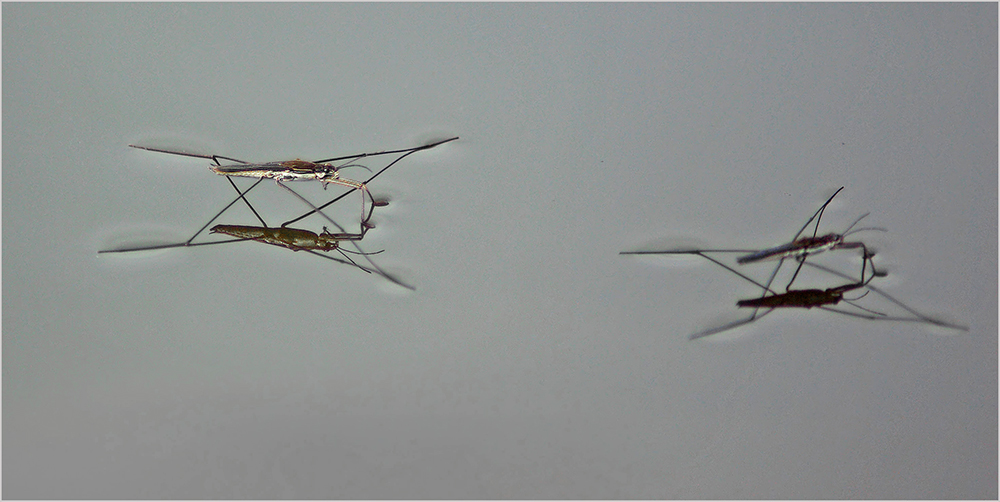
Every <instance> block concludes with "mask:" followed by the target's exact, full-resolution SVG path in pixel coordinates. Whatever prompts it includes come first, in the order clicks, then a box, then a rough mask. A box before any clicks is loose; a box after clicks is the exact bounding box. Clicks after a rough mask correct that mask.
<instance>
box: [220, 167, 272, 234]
mask: <svg viewBox="0 0 1000 502" xmlns="http://www.w3.org/2000/svg"><path fill="white" fill-rule="evenodd" d="M226 180H227V181H229V184H230V185H232V186H233V190H236V193H238V194H240V198H241V199H243V202H246V203H247V207H249V208H250V211H253V215H254V216H256V217H257V219H258V220H260V224H261V225H262V226H265V227H266V226H267V223H264V218H261V217H260V215H259V214H257V210H256V209H254V208H253V206H251V205H250V201H248V200H247V198H246V197H244V195H246V193H247V192H249V191H250V189H247V191H246V192H241V191H240V189H239V187H237V186H236V182H234V181H233V178H232V176H226ZM263 180H264V178H261V179H260V180H258V181H257V183H260V182H261V181H263ZM257 183H254V186H257ZM250 188H253V187H250Z"/></svg>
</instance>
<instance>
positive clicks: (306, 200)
mask: <svg viewBox="0 0 1000 502" xmlns="http://www.w3.org/2000/svg"><path fill="white" fill-rule="evenodd" d="M274 181H275V183H277V184H278V186H280V187H281V188H284V189H285V190H288V191H289V192H292V195H294V196H296V197H298V198H299V200H301V201H302V202H305V203H306V205H307V206H309V207H311V208H312V210H313V211H312V212H313V213H319V215H320V216H322V217H324V218H326V221H329V222H330V223H331V224H333V226H335V227H337V228H338V229H340V231H341V232H343V233H347V230H344V227H342V226H340V224H339V223H337V222H336V221H333V218H330V217H329V216H327V215H326V213H324V212H323V211H320V210H319V208H317V207H316V206H315V205H313V203H312V202H309V200H308V199H306V198H305V197H303V196H301V195H299V193H298V192H296V191H295V190H292V189H291V188H290V187H289V186H288V185H285V184H284V183H282V182H280V181H278V180H274ZM309 214H312V213H309ZM287 224H288V223H285V224H283V225H282V227H284V226H285V225H287Z"/></svg>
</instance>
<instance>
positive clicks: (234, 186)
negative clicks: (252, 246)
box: [187, 177, 267, 244]
mask: <svg viewBox="0 0 1000 502" xmlns="http://www.w3.org/2000/svg"><path fill="white" fill-rule="evenodd" d="M227 179H228V177H227ZM261 181H264V178H261V179H259V180H257V182H256V183H254V184H253V185H250V188H247V189H246V191H243V192H241V191H240V189H239V188H237V187H236V185H235V184H233V188H236V193H237V194H239V195H237V196H236V198H235V199H233V201H232V202H230V203H229V204H226V207H224V208H222V211H219V212H218V213H216V215H215V216H213V217H212V219H210V220H208V223H206V224H205V225H203V226H202V227H201V228H199V229H198V231H197V232H195V233H194V235H192V236H191V238H190V239H188V240H187V244H190V243H191V241H193V240H194V238H195V237H198V234H200V233H202V231H204V230H205V229H206V228H208V226H209V225H211V224H212V222H213V221H215V220H216V219H217V218H218V217H219V216H222V213H224V212H226V210H228V209H229V208H230V207H232V205H233V204H236V202H237V201H239V200H240V199H242V200H243V201H244V202H246V203H247V204H250V202H249V201H247V200H246V199H245V198H244V197H243V195H244V194H245V193H247V192H249V191H250V190H253V188H254V187H255V186H257V185H259V184H260V182H261ZM230 183H232V180H230ZM250 209H251V210H253V207H252V206H251V207H250ZM253 214H255V215H257V211H254V212H253ZM257 218H258V219H260V215H257ZM260 222H261V223H264V220H263V219H260ZM264 226H265V227H266V226H267V224H266V223H265V224H264Z"/></svg>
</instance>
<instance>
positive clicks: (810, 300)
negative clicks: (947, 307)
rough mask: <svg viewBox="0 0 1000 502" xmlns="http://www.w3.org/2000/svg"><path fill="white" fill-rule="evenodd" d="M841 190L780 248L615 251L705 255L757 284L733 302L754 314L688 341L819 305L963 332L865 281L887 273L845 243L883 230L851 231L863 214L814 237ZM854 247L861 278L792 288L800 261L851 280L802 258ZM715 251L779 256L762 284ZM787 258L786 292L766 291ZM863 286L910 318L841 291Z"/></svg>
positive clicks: (752, 257) (751, 258)
mask: <svg viewBox="0 0 1000 502" xmlns="http://www.w3.org/2000/svg"><path fill="white" fill-rule="evenodd" d="M841 190H843V187H841V188H840V189H838V190H837V191H836V192H835V193H834V194H833V196H831V197H830V198H829V199H828V200H827V201H826V203H824V204H823V206H822V207H820V209H819V210H817V211H816V212H815V213H814V214H813V216H812V217H811V218H809V221H807V222H806V224H805V225H804V226H803V227H802V228H801V229H800V230H799V231H798V232H797V233H796V234H795V236H794V237H792V240H791V241H789V243H787V244H782V245H780V246H776V247H772V248H768V249H765V250H752V249H682V250H666V251H623V252H621V253H619V254H625V255H629V254H634V255H641V254H646V255H649V254H657V255H675V256H677V255H696V256H700V257H702V258H705V259H706V260H708V261H711V262H712V263H715V264H716V265H719V266H720V267H722V268H724V269H726V270H728V271H729V272H731V273H733V274H735V275H737V276H738V277H740V278H742V279H744V280H746V281H748V282H750V283H752V284H754V285H755V286H757V287H759V288H761V291H762V294H761V296H760V297H758V298H753V299H745V300H740V301H739V302H737V306H738V307H743V308H753V309H754V311H753V313H752V314H751V315H750V316H749V317H747V318H746V319H742V320H739V321H735V322H732V323H728V324H725V325H722V326H717V327H715V328H711V329H708V330H705V331H701V332H698V333H695V334H693V335H691V336H690V339H692V340H693V339H696V338H702V337H705V336H709V335H713V334H716V333H721V332H724V331H727V330H730V329H733V328H736V327H739V326H743V325H746V324H750V323H752V322H754V321H756V320H757V319H760V318H761V317H764V316H765V315H767V314H769V313H771V312H772V311H773V310H774V309H776V308H804V309H810V308H813V307H817V308H820V309H823V310H827V311H830V312H836V313H839V314H843V315H848V316H852V317H859V318H863V319H870V320H883V321H901V322H918V323H925V324H931V325H935V326H940V327H944V328H948V329H954V330H962V331H964V330H968V327H966V326H961V325H958V324H953V323H948V322H945V321H941V320H938V319H934V318H931V317H928V316H926V315H923V314H921V313H919V312H917V311H916V310H914V309H912V308H910V307H909V306H907V305H906V304H904V303H902V302H900V301H899V300H897V299H895V298H894V297H892V296H890V295H889V294H888V293H886V292H884V291H882V290H880V289H878V288H876V287H875V286H872V285H870V283H871V282H872V280H873V279H874V278H876V277H885V276H886V275H887V274H886V273H885V272H882V271H878V270H876V269H875V263H874V262H873V261H872V258H873V257H874V255H875V254H874V252H872V251H871V250H870V249H869V248H868V247H867V246H866V245H865V244H864V243H862V242H845V241H844V237H845V236H847V235H849V234H851V233H855V232H859V231H862V230H879V231H885V230H884V229H882V228H874V227H870V228H860V229H855V230H853V231H852V230H851V228H853V227H854V226H855V225H857V223H858V222H859V221H861V219H862V218H864V217H865V216H867V214H865V215H862V216H861V217H860V218H858V219H857V220H855V221H854V223H853V224H851V226H850V227H848V229H847V230H846V231H845V232H844V233H843V234H834V233H831V234H827V235H824V236H820V237H817V235H818V230H819V223H820V220H821V219H822V215H823V212H824V211H825V209H826V207H827V206H828V205H829V204H830V202H831V201H832V200H833V198H834V197H836V195H837V194H838V193H840V191H841ZM813 220H815V221H816V226H815V228H814V230H813V236H812V237H802V238H800V235H801V234H802V232H804V231H805V229H806V228H808V227H809V225H810V223H812V222H813ZM857 248H861V249H862V260H861V276H860V278H859V279H858V280H857V281H855V282H851V283H848V284H843V285H840V286H835V287H832V288H828V289H798V290H796V289H792V284H793V283H794V282H795V279H796V278H797V277H798V275H799V272H800V271H801V269H802V267H803V266H804V265H807V266H810V267H813V268H815V269H818V270H821V271H824V272H826V273H828V274H831V275H835V276H839V277H842V278H845V279H849V280H852V278H851V277H850V276H848V275H847V274H844V273H842V272H839V271H836V270H833V269H831V268H829V267H825V266H823V265H819V264H816V263H812V262H809V261H807V258H809V257H810V256H811V255H815V254H818V253H821V252H824V251H828V250H835V249H857ZM716 253H720V254H725V253H733V254H737V253H739V254H744V256H740V257H738V258H737V259H736V264H737V265H743V264H750V263H756V262H760V261H765V260H773V259H777V260H778V264H777V266H776V267H775V268H774V270H773V272H772V273H771V275H770V278H769V279H768V280H767V282H766V283H764V284H761V283H760V282H758V281H756V280H754V279H751V278H750V277H748V276H747V275H745V274H743V273H741V272H740V271H738V270H736V268H735V267H734V266H730V265H727V264H725V263H723V262H722V261H720V260H719V259H717V258H715V257H713V256H712V255H713V254H716ZM786 258H792V259H794V260H795V261H796V262H798V265H797V267H796V269H795V272H794V274H793V275H792V278H791V279H790V280H789V281H788V283H787V284H786V285H785V293H777V292H775V291H774V290H773V289H771V284H772V283H773V281H774V279H775V277H776V276H777V274H778V271H779V270H780V269H781V267H782V265H783V263H784V260H785V259H786ZM868 267H870V268H871V273H870V274H869V276H868V278H867V279H865V273H866V269H867V268H868ZM862 288H863V289H865V290H866V291H865V293H863V294H862V295H861V296H864V295H867V294H868V292H869V291H871V292H875V293H876V294H877V295H879V296H881V297H883V298H885V299H886V300H888V301H890V302H892V303H894V304H896V305H897V306H898V307H900V308H902V309H903V310H905V311H906V312H908V313H909V314H910V315H909V316H890V315H886V314H884V313H881V312H875V311H873V310H869V309H867V308H865V307H862V306H860V305H858V304H855V303H853V300H848V299H846V298H844V294H845V293H847V292H849V291H854V290H860V289H862ZM857 299H860V297H858V298H855V299H854V300H857ZM841 301H845V302H847V303H848V304H850V305H852V306H854V307H855V308H857V309H860V310H862V311H864V312H856V311H849V310H842V309H835V308H831V307H830V306H831V305H837V304H838V303H839V302H841ZM761 309H766V310H765V311H764V312H763V313H759V312H760V310H761Z"/></svg>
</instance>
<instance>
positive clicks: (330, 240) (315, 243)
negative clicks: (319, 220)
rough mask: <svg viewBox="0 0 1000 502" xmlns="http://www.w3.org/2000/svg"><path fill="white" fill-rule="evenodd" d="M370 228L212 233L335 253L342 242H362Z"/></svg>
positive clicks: (236, 228) (227, 228)
mask: <svg viewBox="0 0 1000 502" xmlns="http://www.w3.org/2000/svg"><path fill="white" fill-rule="evenodd" d="M367 228H368V227H362V229H363V230H362V232H361V233H358V234H351V233H331V232H329V231H328V230H327V229H326V227H323V233H320V234H317V233H315V232H311V231H309V230H302V229H299V228H292V227H257V226H250V225H216V226H214V227H212V230H211V233H213V234H225V235H229V236H232V237H236V238H238V239H241V240H253V241H257V242H263V243H265V244H271V245H274V246H281V247H284V248H288V249H291V250H292V251H302V250H307V249H313V250H317V251H333V250H335V249H338V248H339V247H340V242H341V241H360V240H361V239H363V238H364V236H365V231H366V230H367Z"/></svg>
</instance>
